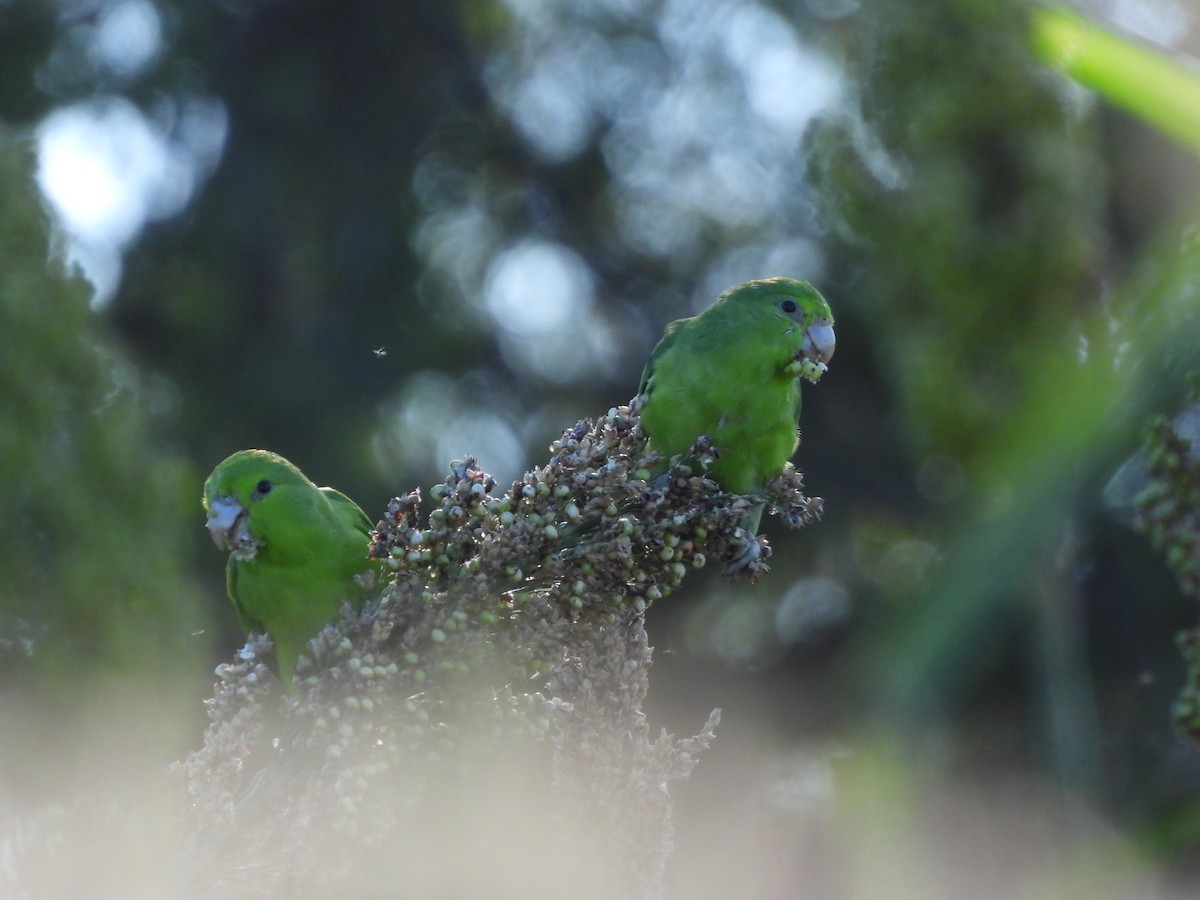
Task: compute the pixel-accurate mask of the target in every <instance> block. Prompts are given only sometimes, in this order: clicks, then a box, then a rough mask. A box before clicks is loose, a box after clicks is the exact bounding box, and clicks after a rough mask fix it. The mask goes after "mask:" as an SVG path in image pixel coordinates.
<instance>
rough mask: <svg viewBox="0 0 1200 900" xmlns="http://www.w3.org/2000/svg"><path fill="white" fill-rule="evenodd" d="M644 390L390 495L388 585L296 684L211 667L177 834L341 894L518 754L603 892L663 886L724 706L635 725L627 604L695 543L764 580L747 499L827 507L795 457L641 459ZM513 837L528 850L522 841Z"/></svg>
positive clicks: (544, 808)
mask: <svg viewBox="0 0 1200 900" xmlns="http://www.w3.org/2000/svg"><path fill="white" fill-rule="evenodd" d="M637 403H638V401H637V400H635V401H634V404H632V405H631V406H628V407H620V408H617V409H613V410H610V411H609V413H608V414H607V415H606V416H604V417H603V418H601V419H600V420H599V421H597V422H595V423H593V422H590V421H583V422H580V423H578V424H577V425H575V426H574V427H573V428H570V429H568V430H567V431H566V432H565V433H564V434H563V436H562V438H561V439H560V440H558V441H556V442H554V444H553V445H552V446H551V448H550V449H551V453H552V455H551V457H550V459H549V461H548V462H547V463H546V464H545V465H544V466H541V467H539V468H536V469H534V470H532V471H530V472H527V473H526V474H525V475H524V476H523V477H522V478H521V479H520V480H519V481H517V482H515V483H514V484H513V485H512V487H511V488H510V489H509V490H508V491H507V492H505V493H503V494H500V495H498V494H497V490H496V489H497V485H496V484H495V482H494V481H493V479H492V478H491V477H490V476H489V475H488V474H487V473H485V472H483V471H482V470H480V469H479V467H478V466H477V465H476V463H475V461H474V460H473V459H466V460H463V461H461V462H455V463H454V464H452V466H451V470H450V473H449V475H448V476H447V478H446V479H445V481H444V482H443V483H442V484H440V485H437V486H435V487H434V488H433V490H432V491H430V494H431V498H432V500H433V501H434V503H435V505H434V507H433V509H432V511H431V512H430V513H429V514H428V516H426V517H425V518H424V519H422V515H421V496H420V494H419V493H418V492H416V491H414V492H412V493H410V494H408V495H407V496H404V497H398V498H396V499H394V500H392V501H391V503H389V505H388V508H387V512H386V514H385V516H384V518H383V519H382V520H381V521H380V522H379V523H378V526H377V529H376V532H375V535H374V537H373V541H372V546H371V554H372V555H373V556H374V557H375V558H378V559H385V560H387V562H388V566H389V567H390V569H391V570H392V572H393V573H394V576H393V579H392V580H391V582H390V583H389V584H388V585H387V586H386V587H385V588H384V589H383V591H382V593H381V595H380V596H379V598H378V600H377V601H376V602H374V603H370V604H368V605H367V607H366V608H365V609H364V610H363V611H362V612H361V613H356V612H354V611H352V610H351V609H350V607H349V605H346V606H345V607H344V608H343V614H342V617H341V620H340V621H338V622H335V623H332V624H330V625H329V626H328V627H326V628H325V629H324V630H323V631H322V632H321V634H320V635H318V636H317V637H316V638H315V639H314V640H313V641H312V643H311V644H310V647H309V651H310V652H309V655H308V656H307V657H306V658H302V660H301V662H300V663H299V664H298V666H297V669H296V683H297V687H298V696H296V697H284V698H283V699H282V700H281V701H279V700H273V698H275V697H278V694H277V693H272V687H273V684H274V679H273V678H272V677H271V676H270V675H269V673H268V671H267V670H266V668H265V667H264V665H263V664H262V662H261V659H262V658H264V656H265V654H266V653H267V652H268V650H269V639H267V638H261V637H260V638H252V640H251V641H250V642H249V643H248V644H247V645H246V647H245V648H244V650H243V651H242V653H241V654H240V655H239V658H238V660H237V661H236V662H235V663H232V664H230V665H227V666H223V667H222V668H221V670H219V672H220V676H221V680H220V681H219V683H218V684H217V687H216V693H215V696H214V698H213V699H212V700H211V701H210V708H209V713H210V717H211V720H212V721H211V724H210V726H209V728H208V731H207V733H206V736H205V744H204V746H203V747H202V748H201V749H200V750H198V751H196V752H195V753H193V754H192V755H191V756H190V757H189V758H188V759H187V760H186V761H185V762H184V763H182V764H181V766H180V767H179V770H180V773H181V775H182V777H183V779H184V781H185V783H186V786H187V790H188V795H189V799H190V808H189V820H188V822H189V826H190V833H191V834H193V835H194V836H195V839H196V842H197V845H198V846H204V847H209V848H213V847H219V848H222V849H221V850H220V852H219V853H216V858H215V859H213V860H212V861H211V864H210V866H208V867H206V873H207V872H208V871H209V869H211V870H212V872H215V873H218V875H219V878H220V879H221V883H222V885H223V886H224V887H228V886H229V885H230V884H235V885H236V886H237V888H238V890H240V889H241V888H245V889H246V891H247V892H251V893H253V892H259V891H262V892H264V893H272V894H275V895H279V894H287V893H289V892H291V891H295V890H298V889H303V890H305V891H312V890H314V889H317V890H318V892H320V890H325V889H326V888H329V889H333V888H336V889H338V890H341V889H342V888H344V887H345V886H346V885H347V884H351V883H354V879H355V873H356V872H361V871H362V870H363V866H365V865H368V864H369V865H370V866H374V867H376V868H378V867H380V866H383V867H385V868H386V867H387V866H389V865H394V866H400V865H401V864H400V862H398V860H399V859H400V858H402V857H403V858H404V859H405V860H407V862H406V863H405V866H407V867H408V869H411V867H412V866H417V865H419V864H420V862H421V859H423V858H424V857H423V856H421V854H420V852H419V850H418V849H417V848H419V847H421V846H423V845H422V843H421V842H422V840H426V839H427V838H426V837H424V836H427V835H429V834H431V833H434V830H433V829H431V827H430V817H431V816H434V817H436V814H437V812H438V810H440V809H441V808H442V806H443V805H444V798H445V797H446V796H448V795H458V794H460V793H461V792H462V791H463V790H468V793H469V794H470V796H471V797H472V806H473V807H474V806H476V805H479V806H482V807H486V806H487V805H488V798H489V797H491V796H492V795H493V792H494V791H495V789H497V786H498V785H499V784H500V783H502V782H504V781H505V778H506V777H507V776H510V775H512V772H511V766H512V765H514V764H515V762H514V761H520V762H521V764H522V765H526V764H527V765H529V766H530V767H531V768H530V769H529V770H528V771H523V772H522V774H521V776H520V777H521V778H533V780H534V781H536V780H537V779H538V777H539V775H541V776H543V777H544V780H545V782H546V785H545V786H546V791H547V793H546V794H545V796H541V795H539V796H540V797H541V799H540V800H539V801H538V802H537V803H530V804H529V806H528V808H526V809H525V810H524V811H523V821H524V822H525V824H526V827H527V828H529V829H533V830H535V831H536V830H537V829H538V828H539V827H543V828H546V829H547V831H546V839H547V840H561V839H562V835H563V834H574V835H579V836H580V837H579V839H580V840H589V841H591V842H593V843H595V845H596V851H597V856H598V857H601V856H602V857H604V858H606V859H609V860H610V861H611V865H610V866H608V867H607V869H606V873H607V876H608V878H609V880H610V882H611V884H612V885H615V886H616V889H617V890H618V891H619V892H621V893H627V892H629V891H633V892H635V893H637V894H638V895H640V896H654V895H655V894H656V893H657V891H658V888H657V887H656V886H657V885H660V884H661V874H662V871H663V867H664V865H665V861H666V857H667V854H668V853H669V851H670V846H671V823H670V801H669V795H668V793H667V791H666V785H667V784H669V783H670V782H671V781H673V780H676V779H679V778H683V777H686V775H687V774H688V772H689V771H690V770H691V768H692V767H693V766H694V765H695V762H696V760H697V757H698V755H699V753H700V752H701V751H702V750H703V749H704V748H705V747H706V746H708V743H709V742H710V741H711V740H712V737H713V731H714V729H715V727H716V724H717V718H718V716H717V714H716V713H715V712H714V714H713V716H712V717H710V719H709V721H708V722H707V723H706V724H705V726H704V728H703V729H702V730H701V731H700V732H699V734H697V735H696V736H695V737H692V738H687V739H682V740H680V739H676V738H674V737H672V736H670V735H667V734H665V733H663V734H661V735H659V736H658V737H656V738H654V739H651V737H650V731H649V725H648V723H647V722H646V719H645V715H644V714H643V712H642V703H643V700H644V698H645V695H646V691H647V689H648V685H649V682H648V678H647V673H648V670H649V667H650V664H651V660H652V653H651V648H650V646H649V642H648V640H647V637H646V633H645V630H644V621H643V615H642V614H643V612H644V610H645V609H646V608H647V607H648V606H649V605H650V604H651V603H653V602H654V601H655V600H657V599H659V598H661V597H664V596H667V595H668V594H670V593H671V591H673V590H674V589H675V588H677V587H678V586H679V584H680V582H681V581H682V579H683V578H684V576H685V575H686V574H687V572H688V571H689V570H690V569H693V568H699V567H701V566H703V565H704V564H705V561H706V559H709V558H712V559H716V560H721V561H725V562H728V561H730V560H745V563H744V564H743V565H741V566H740V569H739V572H738V574H740V575H743V576H745V577H749V578H750V579H752V580H753V579H756V578H757V577H759V575H761V574H762V573H763V572H765V571H766V568H767V567H766V564H765V560H766V559H767V557H768V556H769V553H770V547H769V546H768V545H767V543H766V541H765V539H762V538H758V537H756V536H755V535H753V534H750V533H748V532H747V531H746V530H745V529H744V528H743V527H742V526H741V523H742V522H743V521H745V520H746V517H747V516H748V515H749V514H750V513H751V511H752V510H753V509H754V508H755V507H756V505H757V504H759V503H761V502H764V501H765V502H766V504H767V505H768V507H769V508H770V509H771V511H772V512H774V513H776V514H778V515H779V516H780V517H781V518H782V519H783V520H784V521H785V522H787V523H788V524H790V525H793V526H800V525H804V524H807V523H809V522H811V521H813V520H815V519H816V518H818V517H819V515H820V512H821V501H820V500H819V499H816V498H808V497H806V496H805V495H804V494H803V491H802V482H801V479H800V476H799V474H798V473H797V472H795V470H794V469H792V468H791V467H790V466H789V467H788V469H787V470H786V471H785V472H784V473H783V474H782V475H780V476H779V477H778V478H776V479H774V480H773V481H772V482H771V483H770V484H769V485H767V486H766V488H765V491H764V497H763V498H751V497H745V496H740V495H736V494H730V493H727V492H724V491H722V490H721V489H720V487H719V486H718V485H716V484H715V483H714V482H713V481H711V480H710V479H708V478H707V477H705V470H706V468H707V466H708V465H709V464H710V463H711V461H712V460H713V459H715V457H716V452H717V451H716V450H715V449H714V448H712V447H711V446H709V445H708V444H707V442H706V441H704V440H703V439H702V440H701V441H699V442H698V443H697V445H696V446H695V447H694V448H693V449H692V451H691V452H690V453H689V454H688V456H687V458H686V459H687V462H686V464H684V463H682V462H681V461H680V460H678V459H677V460H672V461H669V465H670V468H668V463H667V462H666V461H663V460H661V459H658V458H656V457H655V456H653V455H650V454H647V453H646V449H645V448H646V439H645V434H644V432H643V430H642V427H641V423H640V420H639V419H638V416H637V408H638V407H637ZM664 469H665V470H666V471H663V472H662V474H654V473H655V472H656V471H661V470H664ZM480 748H483V749H482V750H481V749H480ZM546 748H549V753H550V759H549V761H548V762H547V763H546V764H544V765H542V766H540V767H539V766H538V765H537V764H536V762H535V761H536V760H537V759H538V754H539V753H542V754H544V753H546V752H547V749H546ZM526 761H528V763H527V762H526ZM548 772H552V773H553V777H550V776H549V775H546V774H545V773H548ZM501 773H507V774H506V775H505V777H501ZM464 785H469V786H470V787H469V789H467V788H464ZM499 805H503V807H504V815H505V816H506V817H512V816H518V817H522V814H521V813H518V812H517V811H515V810H514V809H513V806H512V804H511V803H510V802H506V803H505V804H499ZM476 812H478V810H476ZM472 815H475V813H474V812H473V813H472ZM583 832H586V833H587V837H583V836H581V835H582V834H583ZM455 833H456V834H457V835H458V837H455V838H454V839H455V840H460V839H461V840H463V841H466V838H465V837H463V836H462V835H461V833H459V832H455ZM430 840H431V839H430ZM401 845H402V846H404V847H405V848H407V849H408V850H410V851H411V853H408V855H405V854H400V855H397V849H396V848H397V847H398V846H401ZM522 846H523V848H524V852H529V853H531V854H532V855H533V857H535V859H534V860H533V862H536V858H537V849H536V848H537V842H536V841H528V842H524V843H523V845H522ZM314 847H319V848H321V849H320V851H319V852H314V851H313V849H312V848H314ZM460 849H461V848H460ZM436 850H437V851H438V852H439V853H442V854H444V853H445V852H446V851H447V848H446V847H438V848H436ZM431 852H432V851H431ZM481 852H484V853H485V854H486V852H488V851H487V850H486V849H484V850H482V851H481ZM507 852H510V853H511V852H514V851H513V848H511V847H509V848H507ZM380 854H383V855H382V856H381V855H380ZM543 861H544V860H543ZM206 877H208V876H207V875H206ZM242 881H246V882H247V883H245V884H242V883H241V882H242ZM249 881H253V885H251V884H249V883H248V882H249ZM236 892H237V890H235V893H236Z"/></svg>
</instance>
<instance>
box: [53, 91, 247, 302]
mask: <svg viewBox="0 0 1200 900" xmlns="http://www.w3.org/2000/svg"><path fill="white" fill-rule="evenodd" d="M163 112H164V113H165V115H164V116H163V117H162V121H154V120H151V119H150V118H149V117H147V116H146V115H145V114H144V113H143V112H142V111H141V110H140V109H138V107H137V106H135V105H134V104H133V103H131V102H130V101H129V100H126V99H125V98H123V97H107V98H102V99H99V100H94V101H88V102H85V103H78V104H75V105H73V106H67V107H63V108H61V109H58V110H56V111H55V112H53V113H51V114H50V115H49V116H47V117H46V119H45V120H43V122H42V124H41V125H40V126H39V127H38V132H37V145H38V169H37V182H38V187H39V188H40V189H41V191H42V194H43V195H44V196H45V197H46V199H47V200H48V201H49V203H50V206H51V208H52V210H53V212H54V215H55V219H56V221H57V224H58V226H59V227H60V229H61V230H62V232H63V236H64V237H65V242H66V248H67V259H68V261H69V262H71V263H74V264H77V265H78V266H79V267H80V268H81V269H82V271H83V274H84V276H85V277H86V278H87V279H88V280H89V281H90V282H91V283H92V285H93V288H94V290H95V293H94V294H93V297H92V305H93V306H101V305H103V304H104V303H105V302H106V301H107V300H108V299H109V298H110V297H111V296H112V294H113V292H114V291H115V290H116V288H117V286H118V284H119V283H120V273H121V254H122V252H123V251H124V249H125V248H126V247H127V246H128V245H129V244H130V243H131V242H132V241H133V240H134V239H135V238H136V237H137V235H138V234H139V233H140V232H141V230H142V228H143V226H144V225H145V224H146V222H148V221H152V220H155V219H162V218H167V217H169V216H172V215H175V214H176V213H178V212H179V211H180V210H182V209H183V207H184V206H186V205H187V203H188V202H189V201H190V200H191V199H192V197H193V196H194V194H195V192H196V190H197V188H198V186H199V184H200V183H201V182H202V180H203V179H204V178H205V177H206V176H207V175H208V174H209V172H210V171H211V170H212V168H214V167H215V165H216V163H217V161H218V159H219V158H220V154H221V150H222V148H223V147H224V144H225V134H226V130H227V120H226V115H225V109H224V107H223V106H222V105H221V104H220V103H218V102H216V101H214V100H206V99H193V100H189V101H185V102H184V103H182V104H181V105H178V106H175V105H170V106H169V108H165V109H164V110H163Z"/></svg>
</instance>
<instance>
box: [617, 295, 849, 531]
mask: <svg viewBox="0 0 1200 900" xmlns="http://www.w3.org/2000/svg"><path fill="white" fill-rule="evenodd" d="M833 350H834V334H833V313H831V312H830V310H829V304H828V303H826V302H825V298H823V297H822V296H821V295H820V294H818V293H817V292H816V290H815V289H814V288H813V286H812V285H811V284H809V283H808V282H807V281H793V280H792V279H790V278H767V279H764V280H761V281H747V282H744V283H743V284H738V285H734V286H733V287H731V288H730V289H729V290H727V291H725V293H723V294H721V296H720V297H718V298H717V299H716V301H715V302H714V303H713V305H712V306H710V307H708V309H706V310H704V312H702V313H700V314H699V315H697V316H693V317H692V318H690V319H679V320H678V321H675V322H672V323H671V324H670V325H668V326H667V329H666V332H665V333H664V334H663V338H662V340H661V341H659V342H658V346H657V347H655V348H654V352H653V353H651V354H650V359H649V361H648V362H647V363H646V368H645V370H644V371H643V372H642V382H641V386H640V387H639V388H638V393H639V394H644V395H645V397H646V400H645V405H644V406H643V408H642V412H641V416H642V424H643V426H644V427H645V429H646V433H647V434H648V435H649V444H648V449H650V450H656V451H658V452H660V453H662V454H663V455H664V456H666V457H667V458H670V457H671V456H674V455H676V454H683V453H686V452H687V451H688V450H689V449H690V448H691V447H692V445H693V444H695V442H696V439H697V438H699V437H700V436H701V435H704V436H706V437H707V438H708V439H709V440H710V441H711V442H712V444H713V446H714V447H715V448H716V450H717V452H718V454H719V457H718V459H717V460H716V462H714V463H713V464H712V466H711V467H710V468H709V471H708V474H709V476H710V477H712V478H713V480H715V481H716V482H717V483H718V484H720V485H721V486H722V487H723V488H725V489H726V490H728V491H733V492H734V493H738V494H754V493H755V492H757V491H758V490H759V489H761V488H762V486H763V485H764V484H765V483H766V482H767V481H769V480H770V479H771V478H773V477H775V476H776V475H778V474H779V473H780V472H781V471H782V470H783V467H784V465H785V464H786V463H787V461H788V460H789V459H790V458H791V456H792V454H793V453H794V452H795V451H796V447H797V445H798V444H799V431H798V427H799V422H800V383H799V379H800V378H805V379H807V380H808V381H812V382H815V381H816V380H817V379H819V378H820V377H821V375H822V374H823V373H824V372H825V364H826V363H827V362H829V360H830V358H831V357H832V356H833ZM762 511H763V507H762V506H761V505H760V506H759V507H758V508H757V509H756V510H755V512H754V513H753V514H752V515H751V516H750V518H749V519H748V520H747V521H746V522H745V523H744V527H746V528H747V529H749V530H750V531H751V532H754V531H757V529H758V523H759V520H760V519H761V518H762Z"/></svg>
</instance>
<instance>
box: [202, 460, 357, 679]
mask: <svg viewBox="0 0 1200 900" xmlns="http://www.w3.org/2000/svg"><path fill="white" fill-rule="evenodd" d="M204 509H205V511H206V512H207V513H208V531H209V534H211V535H212V539H213V542H214V543H215V544H216V545H217V546H218V547H220V548H221V549H222V550H229V551H230V553H229V565H228V568H227V582H226V583H227V587H228V589H229V597H230V599H231V600H233V605H234V608H235V609H236V610H237V614H238V621H240V622H241V624H242V627H243V628H244V629H245V630H246V631H247V632H250V631H259V632H262V631H265V632H267V633H269V634H270V635H271V638H272V640H273V641H274V643H275V661H276V663H277V664H278V666H279V675H280V677H281V678H282V679H283V681H284V683H285V684H287V685H288V686H289V687H290V686H291V684H292V672H293V668H294V667H295V665H296V659H297V657H299V656H300V654H301V653H303V652H304V649H305V646H306V644H307V643H308V641H310V640H312V638H314V637H316V635H317V632H319V631H320V630H321V628H323V627H324V626H325V625H326V624H328V623H329V622H330V621H332V620H333V619H334V618H336V616H337V613H338V609H339V608H340V607H341V604H342V601H343V600H347V601H349V602H350V604H351V605H352V606H354V608H356V609H358V608H361V606H362V604H363V601H364V599H365V598H366V595H367V594H368V593H369V592H370V590H371V589H372V588H373V587H374V584H375V581H376V579H377V578H378V577H379V576H380V575H381V570H380V564H379V563H377V562H373V561H371V560H368V559H367V552H368V549H369V547H368V545H369V539H370V533H371V527H372V526H371V521H370V520H369V519H368V518H367V515H366V513H364V512H363V511H362V510H361V509H360V508H359V507H358V504H356V503H355V502H354V501H353V500H351V499H350V498H349V497H347V496H346V495H345V494H343V493H341V492H340V491H335V490H334V489H333V488H329V487H323V488H319V487H317V486H316V485H315V484H313V483H312V482H311V481H309V480H308V479H307V478H305V477H304V473H303V472H301V471H300V470H299V469H297V468H296V467H295V466H294V465H292V464H291V463H290V462H288V461H287V460H286V459H284V458H283V457H282V456H280V455H279V454H277V453H271V452H269V451H267V450H241V451H239V452H237V453H234V454H233V455H232V456H230V457H229V458H228V459H226V460H225V461H224V462H222V463H221V464H220V465H218V466H217V467H216V468H215V469H213V472H212V474H211V475H209V476H208V480H207V481H206V482H205V483H204Z"/></svg>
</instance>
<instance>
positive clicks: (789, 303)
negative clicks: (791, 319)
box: [779, 300, 798, 316]
mask: <svg viewBox="0 0 1200 900" xmlns="http://www.w3.org/2000/svg"><path fill="white" fill-rule="evenodd" d="M779 308H780V309H782V310H783V311H784V312H785V313H787V314H788V315H789V316H790V315H791V314H792V313H794V312H795V311H796V310H797V309H798V307H797V306H796V301H795V300H784V301H782V302H781V303H780V304H779Z"/></svg>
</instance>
